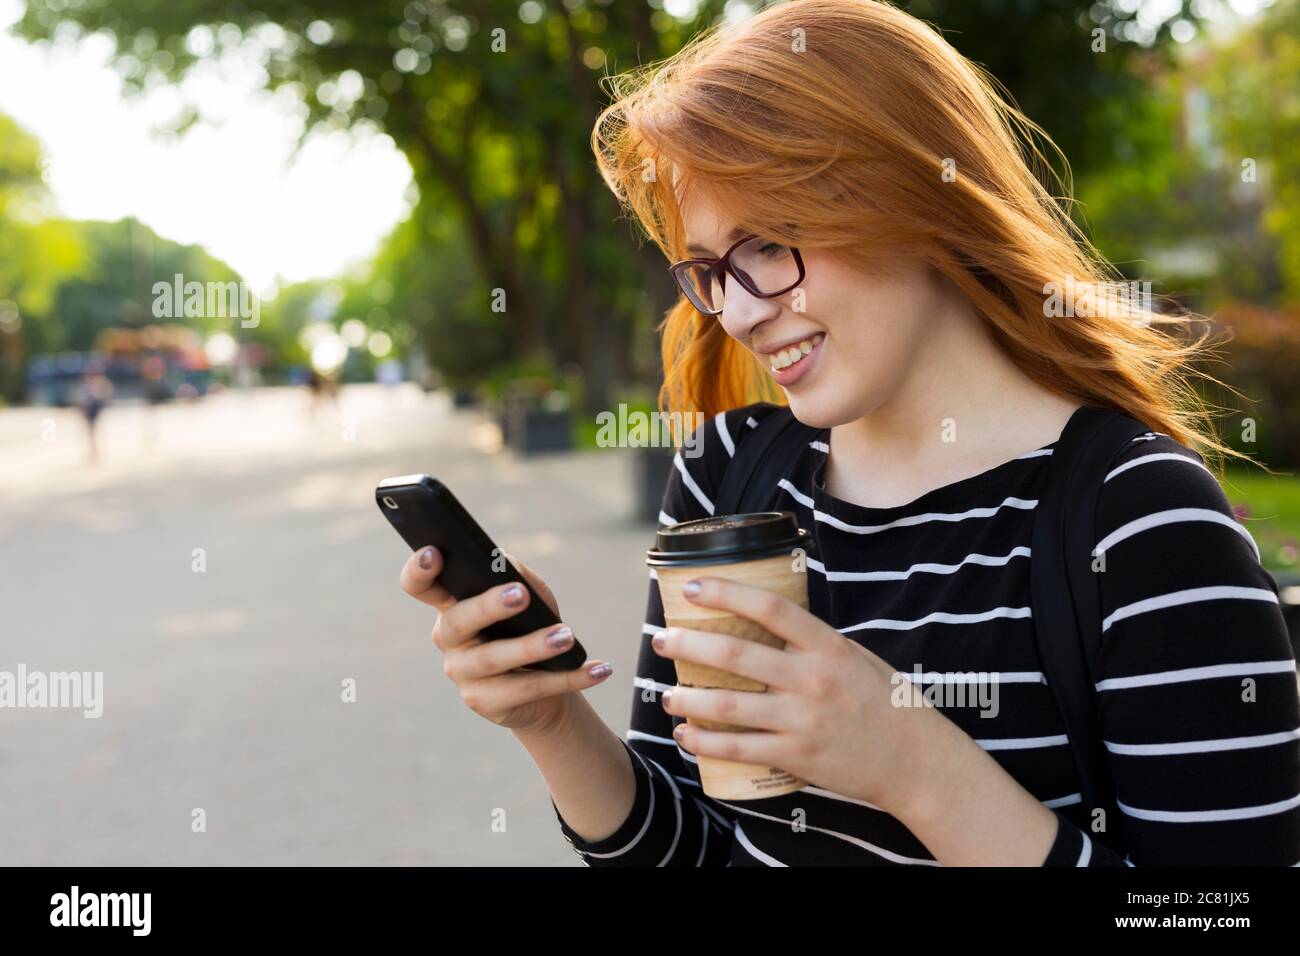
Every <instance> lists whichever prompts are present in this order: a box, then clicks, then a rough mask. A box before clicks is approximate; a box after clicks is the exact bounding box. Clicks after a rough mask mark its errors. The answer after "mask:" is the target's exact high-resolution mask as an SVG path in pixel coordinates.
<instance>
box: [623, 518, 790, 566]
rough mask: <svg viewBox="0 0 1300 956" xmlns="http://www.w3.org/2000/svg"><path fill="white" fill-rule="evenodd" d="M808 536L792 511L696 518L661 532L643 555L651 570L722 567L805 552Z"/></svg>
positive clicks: (663, 529) (662, 529)
mask: <svg viewBox="0 0 1300 956" xmlns="http://www.w3.org/2000/svg"><path fill="white" fill-rule="evenodd" d="M810 538H811V535H809V534H808V532H807V531H804V530H803V529H802V528H800V527H799V525H798V523H797V522H796V521H795V516H794V512H793V511H761V512H758V513H756V514H746V515H724V516H722V517H719V518H697V519H696V520H694V521H682V522H679V523H677V524H675V525H670V526H669V527H667V528H661V529H660V530H659V533H658V534H656V535H655V546H654V547H653V548H651V549H650V550H649V551H647V552H646V564H649V565H650V566H652V567H659V566H665V565H668V566H671V565H679V564H723V563H725V562H730V561H749V560H753V559H756V558H770V557H774V556H775V555H778V554H789V553H790V552H791V551H793V550H794V549H795V548H805V549H806V548H807V546H808V541H809V539H810Z"/></svg>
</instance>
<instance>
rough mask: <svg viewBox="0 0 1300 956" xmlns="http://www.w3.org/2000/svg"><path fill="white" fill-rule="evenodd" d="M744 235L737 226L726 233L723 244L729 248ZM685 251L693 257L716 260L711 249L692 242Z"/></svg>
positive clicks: (743, 231)
mask: <svg viewBox="0 0 1300 956" xmlns="http://www.w3.org/2000/svg"><path fill="white" fill-rule="evenodd" d="M744 234H745V230H743V229H741V228H740V227H739V226H735V227H733V228H732V230H731V232H729V233H727V234H726V236H724V237H723V242H725V243H726V244H727V245H728V246H730V245H731V244H732V243H733V242H735V241H736V240H737V239H739V238H740V237H741V236H743V235H744ZM686 251H687V252H689V253H690V254H691V255H695V256H707V257H709V258H710V259H716V258H717V256H715V255H714V253H713V250H712V249H709V248H708V247H707V246H701V245H699V244H698V243H694V242H692V243H689V244H688V245H687V246H686Z"/></svg>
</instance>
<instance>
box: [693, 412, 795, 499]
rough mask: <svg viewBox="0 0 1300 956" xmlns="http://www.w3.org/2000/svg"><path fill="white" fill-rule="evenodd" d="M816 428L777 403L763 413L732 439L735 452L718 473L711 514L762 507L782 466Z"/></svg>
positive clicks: (782, 468)
mask: <svg viewBox="0 0 1300 956" xmlns="http://www.w3.org/2000/svg"><path fill="white" fill-rule="evenodd" d="M746 427H748V426H746ZM819 431H820V429H817V428H813V427H812V426H810V425H805V424H804V423H803V422H801V421H799V419H797V418H795V417H794V413H793V412H791V411H790V408H789V406H786V405H778V406H776V408H775V409H774V410H773V411H771V412H768V413H767V414H766V415H764V416H763V418H762V420H761V421H760V422H759V423H758V426H757V427H756V428H754V429H752V433H751V434H748V435H744V437H743V438H741V437H739V436H738V437H737V438H736V453H735V455H734V456H733V457H732V459H731V461H730V462H728V464H727V470H726V472H725V473H724V474H723V476H722V484H721V485H720V486H719V487H718V493H717V495H716V496H715V497H714V501H713V513H714V514H715V515H732V514H746V513H748V512H751V511H763V510H766V506H765V505H764V504H763V502H764V500H765V499H766V497H767V495H768V494H770V493H771V491H772V489H774V488H775V487H776V483H777V482H778V481H779V480H780V478H781V474H782V472H783V470H784V467H783V466H784V465H785V464H786V463H787V462H789V461H790V460H791V459H792V458H794V457H795V456H796V455H798V454H799V453H800V451H801V448H802V446H806V445H807V443H808V442H810V441H812V439H813V438H814V437H815V436H816V435H817V434H818V432H819Z"/></svg>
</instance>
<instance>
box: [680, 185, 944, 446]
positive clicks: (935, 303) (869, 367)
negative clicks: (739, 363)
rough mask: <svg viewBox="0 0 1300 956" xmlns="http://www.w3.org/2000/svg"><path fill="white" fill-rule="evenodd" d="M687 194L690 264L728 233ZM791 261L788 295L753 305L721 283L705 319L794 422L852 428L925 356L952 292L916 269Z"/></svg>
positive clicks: (831, 257)
mask: <svg viewBox="0 0 1300 956" xmlns="http://www.w3.org/2000/svg"><path fill="white" fill-rule="evenodd" d="M694 192H695V195H692V196H691V197H690V198H689V200H688V201H687V202H686V203H684V204H683V206H682V215H683V219H684V225H685V229H686V237H687V242H688V244H689V245H691V246H697V247H699V248H700V249H701V250H707V252H700V253H699V254H700V255H710V256H721V255H722V254H723V253H725V252H726V251H727V249H728V248H729V247H730V246H731V244H732V243H731V242H729V241H726V240H727V237H728V236H729V235H730V234H731V231H732V229H733V227H735V225H736V224H735V223H734V222H731V221H729V220H727V219H726V218H725V216H723V215H722V214H721V213H720V211H719V210H718V209H717V208H716V207H715V206H713V205H712V204H711V202H710V201H709V200H707V199H706V198H705V197H704V196H702V195H700V194H699V193H698V191H694ZM732 241H734V240H732ZM799 253H800V255H801V256H802V258H803V261H804V269H805V276H804V280H803V282H802V283H800V284H799V285H798V286H797V287H796V288H795V289H793V290H791V291H790V292H787V293H785V294H784V295H780V296H777V297H776V298H771V299H762V298H758V297H757V296H753V295H751V294H750V293H749V292H748V291H746V290H745V288H744V287H743V286H742V285H741V284H740V283H739V282H737V281H736V280H735V279H734V278H733V277H731V276H728V277H727V280H726V296H725V306H724V308H723V311H722V314H721V315H718V316H716V317H713V318H712V319H710V320H711V321H719V322H721V323H722V326H723V328H724V329H726V331H727V333H728V334H729V335H730V336H731V337H732V338H734V339H735V340H736V341H737V342H739V343H740V344H741V345H743V346H744V347H745V348H747V349H749V351H750V352H752V353H753V354H754V355H755V357H756V358H757V359H758V361H759V362H760V364H761V365H762V366H763V368H764V369H765V370H766V373H767V374H768V375H771V376H772V378H773V380H774V381H775V382H776V383H777V384H778V385H780V386H781V387H782V388H783V389H785V392H786V396H787V399H788V401H789V403H790V409H791V410H792V411H793V412H794V413H795V416H796V417H797V418H798V419H799V420H800V421H802V422H804V423H805V424H808V425H812V426H814V427H817V428H828V427H832V426H835V425H842V424H845V423H847V422H851V421H856V420H857V419H859V418H861V417H863V416H864V415H866V414H868V413H869V412H871V411H872V410H873V409H875V408H877V407H879V406H880V405H882V404H885V403H886V402H888V401H889V399H890V397H891V396H892V395H893V394H895V393H896V392H897V391H898V389H899V388H900V386H901V383H902V382H903V381H905V380H906V379H907V378H908V377H909V375H910V374H911V373H912V371H913V370H914V369H915V368H916V367H917V366H919V364H920V363H921V362H922V360H923V359H924V357H925V351H924V350H925V347H926V346H927V345H937V343H934V342H933V338H934V337H933V335H931V334H928V333H932V332H933V331H934V330H935V329H936V324H935V323H934V322H933V321H932V320H933V318H934V317H935V316H936V315H937V314H939V312H940V311H941V309H942V307H943V305H944V304H945V302H944V300H945V299H946V298H947V295H948V292H949V291H955V290H950V289H949V290H946V289H945V283H944V282H943V280H942V278H941V277H940V276H939V274H938V273H936V272H934V271H933V270H932V269H929V268H928V267H926V266H924V265H923V264H921V263H914V264H908V265H904V266H898V267H895V268H893V269H892V270H891V272H890V274H889V275H887V276H882V275H876V274H868V273H865V272H863V271H861V270H860V269H859V268H857V267H856V266H854V265H852V264H850V263H849V262H848V261H846V260H845V259H843V258H842V257H840V256H837V255H835V254H834V253H833V252H832V251H830V250H827V249H803V248H801V249H800V250H799ZM939 347H941V346H939ZM795 356H799V358H798V359H797V360H796V359H795Z"/></svg>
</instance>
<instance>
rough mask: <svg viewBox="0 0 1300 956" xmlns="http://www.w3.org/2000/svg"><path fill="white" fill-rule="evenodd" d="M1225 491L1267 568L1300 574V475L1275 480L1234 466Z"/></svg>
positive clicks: (1229, 469)
mask: <svg viewBox="0 0 1300 956" xmlns="http://www.w3.org/2000/svg"><path fill="white" fill-rule="evenodd" d="M1274 470H1275V471H1278V472H1281V471H1284V470H1285V469H1281V468H1278V469H1274ZM1223 491H1224V493H1225V494H1226V495H1227V496H1228V500H1229V501H1230V502H1232V505H1233V507H1234V508H1236V509H1237V514H1238V515H1239V516H1240V517H1242V519H1243V523H1244V524H1245V526H1246V529H1247V530H1248V531H1249V532H1250V533H1251V534H1252V535H1254V537H1255V541H1256V542H1257V543H1258V544H1259V550H1260V558H1261V560H1262V561H1263V563H1264V566H1265V567H1266V568H1268V569H1269V570H1270V571H1294V572H1300V553H1298V552H1300V476H1297V475H1296V474H1290V475H1281V474H1279V475H1278V476H1277V477H1274V476H1272V475H1269V474H1267V473H1265V472H1263V471H1260V470H1259V469H1258V468H1252V467H1249V466H1238V465H1234V466H1232V467H1230V468H1228V471H1227V475H1226V478H1225V480H1224V481H1223Z"/></svg>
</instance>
